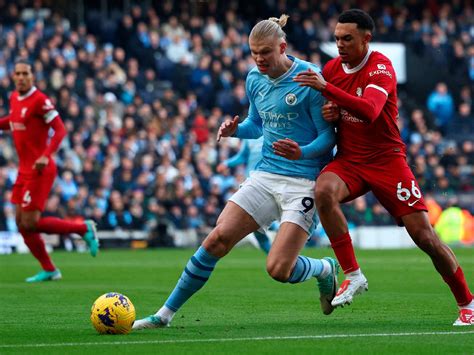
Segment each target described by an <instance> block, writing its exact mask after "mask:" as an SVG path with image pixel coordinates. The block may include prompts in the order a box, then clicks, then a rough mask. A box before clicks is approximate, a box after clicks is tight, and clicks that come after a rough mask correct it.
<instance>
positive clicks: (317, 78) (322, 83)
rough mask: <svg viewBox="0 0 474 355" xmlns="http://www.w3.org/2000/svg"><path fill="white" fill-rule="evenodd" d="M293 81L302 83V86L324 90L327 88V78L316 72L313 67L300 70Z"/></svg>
mask: <svg viewBox="0 0 474 355" xmlns="http://www.w3.org/2000/svg"><path fill="white" fill-rule="evenodd" d="M293 81H296V82H297V83H300V86H308V87H310V88H313V89H315V90H318V91H323V90H324V89H325V88H326V84H327V82H326V80H325V79H324V78H323V76H322V75H321V74H320V73H316V72H314V71H312V70H311V69H308V70H306V71H302V72H299V73H298V74H297V75H296V76H295V77H294V78H293Z"/></svg>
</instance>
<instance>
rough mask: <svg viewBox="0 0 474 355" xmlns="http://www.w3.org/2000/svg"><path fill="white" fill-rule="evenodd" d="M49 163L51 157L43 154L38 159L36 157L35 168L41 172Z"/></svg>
mask: <svg viewBox="0 0 474 355" xmlns="http://www.w3.org/2000/svg"><path fill="white" fill-rule="evenodd" d="M48 163H49V158H48V157H47V156H46V155H42V156H40V157H39V158H38V159H36V161H35V163H34V164H33V169H36V170H38V171H39V172H41V171H43V169H44V168H45V167H46V166H47V165H48Z"/></svg>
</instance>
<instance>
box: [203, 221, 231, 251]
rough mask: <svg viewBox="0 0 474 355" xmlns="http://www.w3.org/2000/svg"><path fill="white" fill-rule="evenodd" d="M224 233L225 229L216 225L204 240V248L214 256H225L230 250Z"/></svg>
mask: <svg viewBox="0 0 474 355" xmlns="http://www.w3.org/2000/svg"><path fill="white" fill-rule="evenodd" d="M226 233H227V232H226V229H225V228H223V227H222V226H220V225H217V226H216V227H215V228H214V229H213V230H212V232H211V233H210V234H209V235H208V236H207V238H206V239H205V240H204V242H203V246H204V248H205V249H206V250H207V251H208V252H209V253H210V254H212V255H214V256H218V257H222V256H224V255H226V254H227V253H228V252H229V251H230V249H231V246H230V242H229V238H228V237H227V234H226Z"/></svg>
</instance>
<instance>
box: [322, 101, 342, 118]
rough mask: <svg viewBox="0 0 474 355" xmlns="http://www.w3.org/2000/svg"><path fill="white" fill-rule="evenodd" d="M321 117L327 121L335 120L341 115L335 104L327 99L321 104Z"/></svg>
mask: <svg viewBox="0 0 474 355" xmlns="http://www.w3.org/2000/svg"><path fill="white" fill-rule="evenodd" d="M321 112H322V115H323V118H324V119H325V120H326V121H327V122H331V123H332V122H337V121H338V120H339V117H340V116H341V110H340V108H339V106H338V105H337V104H335V103H334V102H332V101H328V102H326V103H325V104H324V105H323V108H322V110H321Z"/></svg>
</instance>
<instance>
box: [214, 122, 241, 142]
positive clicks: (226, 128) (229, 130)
mask: <svg viewBox="0 0 474 355" xmlns="http://www.w3.org/2000/svg"><path fill="white" fill-rule="evenodd" d="M238 125H239V116H234V118H233V119H232V120H226V121H225V122H222V124H221V126H220V127H219V131H218V132H217V141H218V142H220V141H221V138H222V137H230V136H231V135H233V134H234V133H235V131H236V130H237V126H238Z"/></svg>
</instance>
